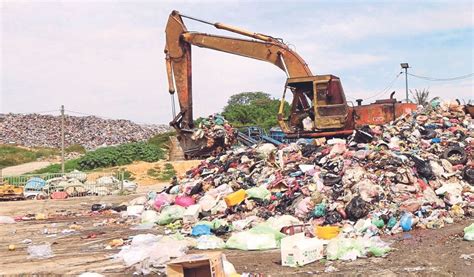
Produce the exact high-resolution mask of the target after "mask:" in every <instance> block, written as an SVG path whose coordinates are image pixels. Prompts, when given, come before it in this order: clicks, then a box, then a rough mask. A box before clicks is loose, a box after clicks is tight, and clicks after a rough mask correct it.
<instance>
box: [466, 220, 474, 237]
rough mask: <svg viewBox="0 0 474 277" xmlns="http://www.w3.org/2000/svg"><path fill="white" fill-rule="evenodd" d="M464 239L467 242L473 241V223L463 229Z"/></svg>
mask: <svg viewBox="0 0 474 277" xmlns="http://www.w3.org/2000/svg"><path fill="white" fill-rule="evenodd" d="M464 239H465V240H469V241H473V240H474V223H472V224H471V225H469V226H468V227H466V228H464Z"/></svg>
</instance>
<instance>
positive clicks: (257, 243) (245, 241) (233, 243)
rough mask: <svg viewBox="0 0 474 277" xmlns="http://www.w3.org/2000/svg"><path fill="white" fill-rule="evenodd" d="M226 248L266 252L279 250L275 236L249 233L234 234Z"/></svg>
mask: <svg viewBox="0 0 474 277" xmlns="http://www.w3.org/2000/svg"><path fill="white" fill-rule="evenodd" d="M225 246H226V248H230V249H240V250H266V249H275V248H278V245H277V241H276V239H275V235H273V234H253V233H250V232H249V231H246V232H240V233H234V234H232V236H231V237H230V238H229V239H228V240H227V242H226V244H225Z"/></svg>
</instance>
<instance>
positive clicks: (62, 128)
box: [61, 105, 64, 174]
mask: <svg viewBox="0 0 474 277" xmlns="http://www.w3.org/2000/svg"><path fill="white" fill-rule="evenodd" d="M61 173H62V174H64V105H61Z"/></svg>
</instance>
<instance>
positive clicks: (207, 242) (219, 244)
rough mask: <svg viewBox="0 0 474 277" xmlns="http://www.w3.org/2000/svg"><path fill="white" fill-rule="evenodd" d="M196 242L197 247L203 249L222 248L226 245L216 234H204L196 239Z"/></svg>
mask: <svg viewBox="0 0 474 277" xmlns="http://www.w3.org/2000/svg"><path fill="white" fill-rule="evenodd" d="M196 243H197V245H196V248H197V249H201V250H206V249H221V248H224V247H225V243H224V241H223V240H222V239H221V238H219V237H216V236H214V235H202V236H200V237H198V238H197V239H196Z"/></svg>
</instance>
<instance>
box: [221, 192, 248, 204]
mask: <svg viewBox="0 0 474 277" xmlns="http://www.w3.org/2000/svg"><path fill="white" fill-rule="evenodd" d="M246 196H247V193H246V192H245V190H243V189H239V190H238V191H236V192H233V193H231V194H229V195H227V196H226V197H224V200H225V203H226V204H227V207H232V206H235V205H238V204H240V203H241V202H242V201H244V199H245V197H246Z"/></svg>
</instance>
